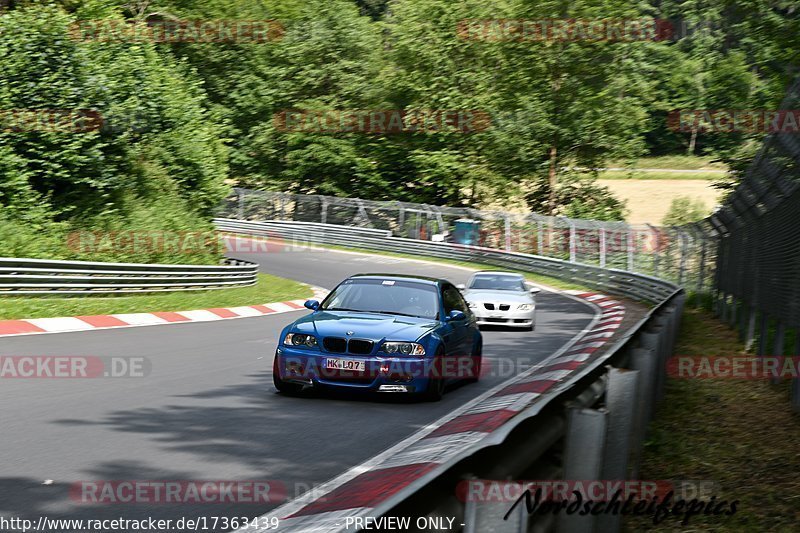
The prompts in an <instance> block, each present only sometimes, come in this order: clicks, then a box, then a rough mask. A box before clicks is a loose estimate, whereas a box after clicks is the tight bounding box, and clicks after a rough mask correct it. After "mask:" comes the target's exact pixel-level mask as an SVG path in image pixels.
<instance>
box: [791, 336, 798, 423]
mask: <svg viewBox="0 0 800 533" xmlns="http://www.w3.org/2000/svg"><path fill="white" fill-rule="evenodd" d="M792 357H800V328H798V329H796V330H794V353H793V354H792ZM795 360H797V359H795ZM792 409H794V411H795V412H796V413H800V378H794V379H792Z"/></svg>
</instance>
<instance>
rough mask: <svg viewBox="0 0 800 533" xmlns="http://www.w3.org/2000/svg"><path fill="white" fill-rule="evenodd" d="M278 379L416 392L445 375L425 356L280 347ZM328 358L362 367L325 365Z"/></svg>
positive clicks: (345, 387) (305, 383) (342, 387)
mask: <svg viewBox="0 0 800 533" xmlns="http://www.w3.org/2000/svg"><path fill="white" fill-rule="evenodd" d="M275 357H276V358H277V359H278V364H277V365H276V366H277V370H278V372H280V378H281V379H282V380H283V381H287V382H290V383H298V384H303V385H307V386H311V387H319V388H333V389H340V390H350V391H368V392H395V393H418V392H424V391H426V390H428V387H429V383H430V381H431V380H432V379H447V378H449V375H447V376H446V375H444V372H442V371H441V370H438V369H436V368H434V367H433V364H432V359H431V358H427V357H385V356H377V355H370V356H359V355H351V354H343V353H342V354H340V353H336V354H332V353H326V352H322V351H311V350H304V349H302V348H300V349H298V348H290V347H285V346H281V347H279V348H278V350H277V351H276V353H275ZM328 358H334V359H343V360H346V361H353V362H356V363H362V362H363V363H364V370H363V371H361V370H333V369H327V368H326V364H325V363H326V360H327V359H328Z"/></svg>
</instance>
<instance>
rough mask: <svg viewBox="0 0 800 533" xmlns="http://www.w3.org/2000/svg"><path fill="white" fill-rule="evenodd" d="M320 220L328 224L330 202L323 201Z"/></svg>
mask: <svg viewBox="0 0 800 533" xmlns="http://www.w3.org/2000/svg"><path fill="white" fill-rule="evenodd" d="M320 220H321V221H322V223H323V224H327V223H328V201H327V200H322V213H321V215H320Z"/></svg>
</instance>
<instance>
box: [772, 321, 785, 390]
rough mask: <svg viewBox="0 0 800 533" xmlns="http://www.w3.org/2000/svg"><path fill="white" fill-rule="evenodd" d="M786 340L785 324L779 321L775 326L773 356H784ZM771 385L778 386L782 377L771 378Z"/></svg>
mask: <svg viewBox="0 0 800 533" xmlns="http://www.w3.org/2000/svg"><path fill="white" fill-rule="evenodd" d="M785 338H786V328H785V326H784V325H783V322H781V321H780V320H778V321H777V322H776V324H775V340H774V341H773V344H772V355H774V356H775V357H781V356H782V355H783V342H784V339H785ZM769 381H770V383H772V384H773V385H777V384H778V383H780V382H781V381H782V380H781V378H780V377H777V376H776V377H772V378H770V380H769Z"/></svg>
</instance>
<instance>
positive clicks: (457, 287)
mask: <svg viewBox="0 0 800 533" xmlns="http://www.w3.org/2000/svg"><path fill="white" fill-rule="evenodd" d="M466 288H467V286H466V285H464V284H463V283H459V284H458V285H456V289H458V290H460V291H463V290H465V289H466Z"/></svg>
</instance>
